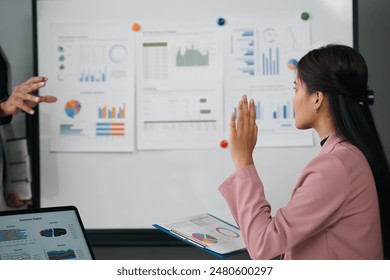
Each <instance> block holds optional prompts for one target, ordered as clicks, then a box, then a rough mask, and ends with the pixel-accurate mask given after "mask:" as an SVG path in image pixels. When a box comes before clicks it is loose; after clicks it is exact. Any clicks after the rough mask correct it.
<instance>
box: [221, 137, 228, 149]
mask: <svg viewBox="0 0 390 280" xmlns="http://www.w3.org/2000/svg"><path fill="white" fill-rule="evenodd" d="M219 145H220V146H221V148H224V149H226V148H227V146H228V145H229V142H228V141H227V140H225V139H223V140H221V142H219Z"/></svg>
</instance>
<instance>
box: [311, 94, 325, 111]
mask: <svg viewBox="0 0 390 280" xmlns="http://www.w3.org/2000/svg"><path fill="white" fill-rule="evenodd" d="M313 95H314V106H315V107H316V108H319V107H321V105H322V102H323V101H324V93H323V92H322V91H316V93H315V94H313Z"/></svg>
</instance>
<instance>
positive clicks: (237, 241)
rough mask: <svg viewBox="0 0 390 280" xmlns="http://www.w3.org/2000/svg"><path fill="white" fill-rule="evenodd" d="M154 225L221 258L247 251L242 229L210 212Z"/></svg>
mask: <svg viewBox="0 0 390 280" xmlns="http://www.w3.org/2000/svg"><path fill="white" fill-rule="evenodd" d="M153 226H154V227H155V228H157V229H159V230H162V231H163V232H165V233H168V234H170V235H172V236H173V237H176V238H178V239H180V240H182V241H184V242H186V243H188V244H190V245H193V246H195V247H198V248H200V249H202V250H204V251H206V252H209V253H211V254H213V255H216V256H218V257H221V258H224V257H228V256H231V255H234V254H237V253H240V252H243V251H245V244H244V241H243V239H242V237H241V233H240V230H239V229H238V228H237V227H236V226H234V225H232V224H230V223H227V222H225V221H223V220H221V219H219V218H217V217H215V216H213V215H211V214H208V213H204V214H199V215H195V216H190V217H185V218H181V219H176V220H171V221H167V222H164V223H158V224H154V225H153Z"/></svg>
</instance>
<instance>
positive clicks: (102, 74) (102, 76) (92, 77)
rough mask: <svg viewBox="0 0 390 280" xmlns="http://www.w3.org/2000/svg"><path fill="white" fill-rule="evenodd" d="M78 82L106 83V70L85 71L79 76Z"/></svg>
mask: <svg viewBox="0 0 390 280" xmlns="http://www.w3.org/2000/svg"><path fill="white" fill-rule="evenodd" d="M79 81H80V82H81V83H99V82H102V83H104V82H106V81H107V70H106V69H104V70H95V71H92V70H85V71H82V72H81V74H80V78H79Z"/></svg>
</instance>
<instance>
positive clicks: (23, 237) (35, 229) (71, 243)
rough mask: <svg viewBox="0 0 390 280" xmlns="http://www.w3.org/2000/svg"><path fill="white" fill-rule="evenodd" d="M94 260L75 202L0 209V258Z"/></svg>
mask: <svg viewBox="0 0 390 280" xmlns="http://www.w3.org/2000/svg"><path fill="white" fill-rule="evenodd" d="M23 259H26V260H93V259H95V257H94V254H93V252H92V250H91V247H90V245H89V243H88V240H87V238H86V233H85V229H84V226H83V224H82V222H81V219H80V215H79V213H78V210H77V208H76V207H74V206H62V207H50V208H39V209H26V210H14V211H4V212H0V260H23Z"/></svg>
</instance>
